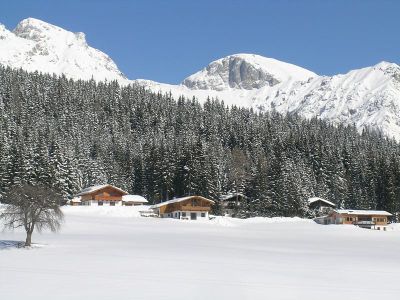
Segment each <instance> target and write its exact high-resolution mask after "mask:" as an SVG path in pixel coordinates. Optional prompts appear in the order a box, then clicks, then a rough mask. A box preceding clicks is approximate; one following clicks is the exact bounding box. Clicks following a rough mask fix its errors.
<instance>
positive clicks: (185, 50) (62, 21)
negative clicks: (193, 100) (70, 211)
mask: <svg viewBox="0 0 400 300" xmlns="http://www.w3.org/2000/svg"><path fill="white" fill-rule="evenodd" d="M399 13H400V1H397V0H379V1H378V0H376V1H372V0H347V1H344V0H343V1H342V0H335V1H328V0H326V1H323V0H320V1H317V0H309V1H306V0H304V1H295V0H293V1H289V0H281V1H266V0H265V1H261V0H242V1H236V0H230V1H228V0H226V1H223V0H220V1H218V0H214V1H211V0H210V1H209V0H203V1H201V0H196V1H195V0H193V1H191V0H186V1H184V0H169V1H168V0H165V1H162V0H147V1H145V0H141V1H139V0H138V1H128V0H108V1H106V0H97V1H95V0H68V1H55V0H35V1H32V0H18V1H2V2H1V3H0V23H3V24H4V25H5V26H6V27H7V28H8V29H13V28H14V27H15V26H16V25H17V23H18V22H19V21H20V20H22V19H24V18H27V17H34V18H38V19H41V20H44V21H46V22H49V23H52V24H55V25H58V26H60V27H63V28H65V29H67V30H70V31H75V32H76V31H82V32H85V33H86V38H87V40H88V43H89V44H90V45H91V46H93V47H95V48H98V49H100V50H102V51H104V52H105V53H107V54H108V55H110V56H111V58H112V59H113V60H114V61H115V62H116V63H117V65H118V67H119V68H120V70H121V71H122V72H123V73H125V74H126V75H127V76H128V78H131V79H135V78H145V79H152V80H156V81H160V82H167V83H178V82H180V81H181V80H183V79H184V78H185V77H187V76H188V75H190V74H192V73H194V72H196V71H198V70H200V69H201V68H203V67H204V66H206V65H207V64H208V63H209V62H211V61H212V60H215V59H218V58H221V57H224V56H226V55H229V54H234V53H242V52H246V53H256V54H260V55H263V56H267V57H273V58H276V59H279V60H283V61H286V62H290V63H293V64H296V65H299V66H302V67H304V68H307V69H310V70H312V71H314V72H316V73H318V74H325V75H330V74H337V73H343V72H347V71H348V70H350V69H354V68H360V67H365V66H369V65H373V64H376V63H378V62H380V61H382V60H386V61H390V62H395V63H397V64H400V17H399Z"/></svg>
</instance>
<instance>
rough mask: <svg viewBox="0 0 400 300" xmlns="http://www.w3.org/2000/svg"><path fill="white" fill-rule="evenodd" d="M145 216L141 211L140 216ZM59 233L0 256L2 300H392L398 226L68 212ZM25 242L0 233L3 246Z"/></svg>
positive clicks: (118, 210) (397, 273)
mask: <svg viewBox="0 0 400 300" xmlns="http://www.w3.org/2000/svg"><path fill="white" fill-rule="evenodd" d="M141 209H143V208H141ZM64 212H65V215H66V218H65V224H64V226H63V228H62V231H61V232H59V233H56V234H54V233H43V234H41V235H40V234H37V233H36V234H35V235H34V236H33V239H34V242H36V243H38V244H39V245H38V246H37V247H34V248H32V249H16V248H10V247H8V248H3V250H0V298H1V299H13V300H14V299H16V300H18V299H27V298H29V299H40V300H47V299H58V300H61V299H68V300H70V299H96V300H102V299H135V300H136V299H146V300H148V299H202V300H204V299H335V300H336V299H363V300H368V299H384V298H389V297H390V298H391V299H396V298H397V297H398V295H399V294H400V287H399V285H398V279H399V277H400V227H399V226H394V227H395V228H396V229H397V230H393V231H388V232H379V231H371V230H364V229H360V228H355V227H352V226H335V225H331V226H322V225H317V224H315V223H313V222H312V221H309V220H301V219H289V218H275V219H265V218H253V219H249V220H235V219H231V218H221V217H219V218H216V219H214V220H211V221H205V222H204V221H203V222H199V221H197V222H196V221H179V220H171V219H155V218H142V217H139V216H138V212H137V208H132V207H114V208H111V207H96V208H94V207H67V208H65V209H64ZM23 239H24V234H23V232H21V231H17V232H0V247H1V245H3V246H4V245H6V244H7V245H10V243H12V242H11V241H18V240H23Z"/></svg>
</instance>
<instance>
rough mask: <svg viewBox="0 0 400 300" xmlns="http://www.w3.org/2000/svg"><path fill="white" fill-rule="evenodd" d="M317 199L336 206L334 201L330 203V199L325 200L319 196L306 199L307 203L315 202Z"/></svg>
mask: <svg viewBox="0 0 400 300" xmlns="http://www.w3.org/2000/svg"><path fill="white" fill-rule="evenodd" d="M317 201H321V202H324V203H326V204H329V205H332V206H336V204H335V203H332V202H331V201H328V200H325V199H322V198H319V197H312V198H310V199H308V203H309V204H311V203H314V202H317Z"/></svg>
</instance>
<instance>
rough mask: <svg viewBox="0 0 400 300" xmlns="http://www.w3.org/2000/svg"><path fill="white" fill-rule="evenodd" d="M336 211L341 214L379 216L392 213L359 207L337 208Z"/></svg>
mask: <svg viewBox="0 0 400 300" xmlns="http://www.w3.org/2000/svg"><path fill="white" fill-rule="evenodd" d="M335 212H337V213H339V214H348V215H367V216H370V215H378V216H391V215H392V214H391V213H389V212H387V211H385V210H359V209H336V210H335Z"/></svg>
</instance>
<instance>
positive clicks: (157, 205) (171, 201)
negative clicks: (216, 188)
mask: <svg viewBox="0 0 400 300" xmlns="http://www.w3.org/2000/svg"><path fill="white" fill-rule="evenodd" d="M191 198H197V199H198V198H200V199H201V200H204V201H208V202H210V203H215V202H214V201H213V200H210V199H207V198H204V197H201V196H187V197H182V198H175V199H172V200H168V201H164V202H161V203H158V204H154V205H152V206H150V208H152V209H153V208H159V207H161V206H164V205H168V204H171V203H178V202H182V201H185V200H189V199H191Z"/></svg>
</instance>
